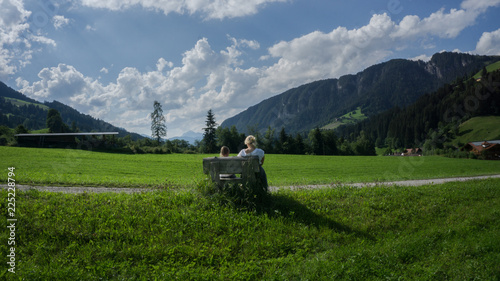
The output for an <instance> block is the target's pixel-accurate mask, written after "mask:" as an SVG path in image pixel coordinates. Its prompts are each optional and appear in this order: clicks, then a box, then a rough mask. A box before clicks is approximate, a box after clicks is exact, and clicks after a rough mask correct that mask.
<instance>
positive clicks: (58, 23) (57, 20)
mask: <svg viewBox="0 0 500 281" xmlns="http://www.w3.org/2000/svg"><path fill="white" fill-rule="evenodd" d="M52 21H53V22H54V28H55V29H60V28H63V27H64V26H66V25H68V24H69V19H67V18H65V17H64V16H61V15H56V16H54V17H53V18H52Z"/></svg>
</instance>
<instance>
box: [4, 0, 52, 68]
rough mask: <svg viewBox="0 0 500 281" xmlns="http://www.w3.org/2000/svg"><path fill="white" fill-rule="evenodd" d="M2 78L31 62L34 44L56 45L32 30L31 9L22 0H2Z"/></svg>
mask: <svg viewBox="0 0 500 281" xmlns="http://www.w3.org/2000/svg"><path fill="white" fill-rule="evenodd" d="M0 11H2V12H1V14H0V78H3V77H6V76H8V75H12V74H14V73H16V72H18V71H19V70H20V69H22V68H23V67H24V66H26V65H27V64H29V63H30V61H31V58H32V53H33V49H34V46H33V45H34V44H42V45H51V46H55V45H56V43H55V41H54V40H52V39H49V38H46V37H44V36H42V35H36V34H34V33H33V32H31V30H30V28H31V26H30V23H29V22H28V19H29V17H30V15H31V12H30V11H27V10H26V9H25V8H24V5H23V3H22V1H19V0H3V1H0Z"/></svg>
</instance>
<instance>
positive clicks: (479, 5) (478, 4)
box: [460, 0, 500, 13]
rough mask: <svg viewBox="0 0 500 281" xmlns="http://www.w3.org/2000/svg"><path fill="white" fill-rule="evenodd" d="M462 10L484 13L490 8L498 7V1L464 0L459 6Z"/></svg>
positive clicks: (499, 0) (499, 4) (499, 1)
mask: <svg viewBox="0 0 500 281" xmlns="http://www.w3.org/2000/svg"><path fill="white" fill-rule="evenodd" d="M460 6H461V7H462V9H464V10H474V11H478V12H481V13H483V12H485V11H486V10H487V9H488V8H490V7H497V6H500V0H464V1H463V2H462V4H461V5H460Z"/></svg>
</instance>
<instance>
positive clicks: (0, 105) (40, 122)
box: [0, 82, 143, 140]
mask: <svg viewBox="0 0 500 281" xmlns="http://www.w3.org/2000/svg"><path fill="white" fill-rule="evenodd" d="M49 108H53V109H56V110H57V111H59V113H61V117H62V119H63V121H64V123H66V124H67V125H68V126H69V127H71V126H72V123H73V122H74V123H75V126H76V127H77V128H78V129H79V130H80V131H81V132H92V131H100V132H107V131H113V132H118V133H119V134H118V135H119V136H120V137H124V136H126V135H131V138H132V139H133V140H137V139H141V138H143V137H142V136H140V135H139V134H136V133H130V132H127V131H126V130H125V129H122V128H118V127H115V126H113V125H111V124H109V123H107V122H105V121H103V120H99V119H95V118H94V117H92V116H90V115H86V114H82V113H80V112H78V111H77V110H76V109H74V108H72V107H70V106H67V105H65V104H62V103H60V102H58V101H52V102H44V103H40V102H38V101H36V100H34V99H31V98H28V97H27V96H25V95H23V94H22V93H19V92H17V91H15V90H13V89H12V88H10V87H8V86H7V85H5V84H4V83H2V82H0V125H4V126H7V127H11V128H14V127H16V126H17V125H19V124H23V125H24V126H25V127H26V128H27V129H28V130H39V129H43V128H45V126H46V118H47V111H48V109H49Z"/></svg>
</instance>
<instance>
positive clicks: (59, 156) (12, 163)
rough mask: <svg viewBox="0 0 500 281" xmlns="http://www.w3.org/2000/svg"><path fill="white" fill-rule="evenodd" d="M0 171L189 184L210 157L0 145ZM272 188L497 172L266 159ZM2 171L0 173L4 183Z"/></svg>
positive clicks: (492, 164) (436, 160)
mask: <svg viewBox="0 0 500 281" xmlns="http://www.w3.org/2000/svg"><path fill="white" fill-rule="evenodd" d="M0 156H1V158H2V162H1V166H0V168H1V169H7V168H8V167H15V168H16V180H17V181H18V183H20V184H35V185H78V186H82V185H83V186H115V187H132V186H135V187H155V186H183V187H185V186H189V185H193V184H195V183H196V182H199V181H201V180H203V179H205V178H206V177H207V176H206V175H204V174H203V172H202V160H203V158H205V157H212V156H217V155H215V154H210V155H209V154H164V155H158V154H113V153H103V152H94V151H86V150H72V149H37V148H18V147H0ZM264 169H265V170H266V173H267V176H268V180H269V184H270V185H273V186H287V185H305V184H337V183H352V182H373V181H378V182H383V181H394V180H408V179H427V178H429V179H431V178H442V177H455V176H475V175H488V174H499V173H500V161H484V160H471V159H450V158H445V157H439V156H426V157H383V156H312V155H273V154H269V155H266V160H265V163H264ZM6 177H7V175H6V173H0V181H5V180H6V179H7V178H6Z"/></svg>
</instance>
